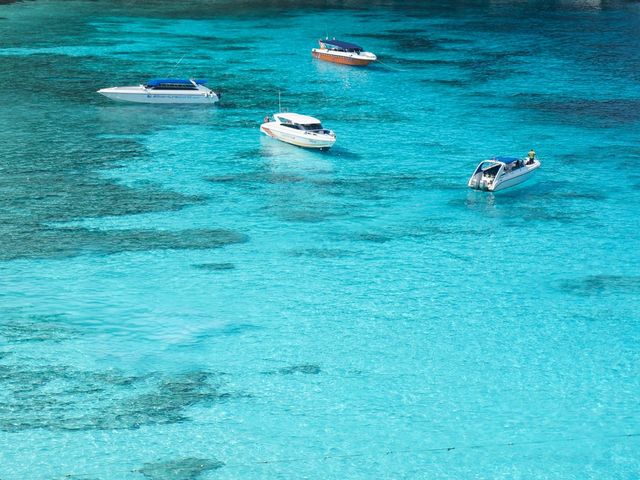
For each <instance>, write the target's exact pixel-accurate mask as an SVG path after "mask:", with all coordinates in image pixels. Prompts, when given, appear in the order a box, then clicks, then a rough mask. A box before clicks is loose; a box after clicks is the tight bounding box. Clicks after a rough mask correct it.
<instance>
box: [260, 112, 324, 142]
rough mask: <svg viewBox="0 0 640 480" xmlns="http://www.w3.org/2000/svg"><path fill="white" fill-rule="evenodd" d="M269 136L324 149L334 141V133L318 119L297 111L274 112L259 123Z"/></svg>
mask: <svg viewBox="0 0 640 480" xmlns="http://www.w3.org/2000/svg"><path fill="white" fill-rule="evenodd" d="M260 130H261V131H262V132H264V133H265V134H267V135H269V136H270V137H273V138H277V139H278V140H281V141H283V142H287V143H291V144H292V145H297V146H298V147H305V148H317V149H320V150H326V149H328V148H331V146H332V145H333V144H334V143H336V134H335V133H333V131H331V130H327V129H326V128H324V127H323V126H322V124H321V123H320V120H318V119H317V118H313V117H309V116H307V115H299V114H297V113H275V114H274V115H273V120H271V119H270V118H269V117H266V118H265V121H264V123H263V124H262V125H260Z"/></svg>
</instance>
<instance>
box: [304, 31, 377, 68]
mask: <svg viewBox="0 0 640 480" xmlns="http://www.w3.org/2000/svg"><path fill="white" fill-rule="evenodd" d="M318 42H319V43H320V48H314V49H312V50H311V55H313V57H314V58H317V59H319V60H324V61H326V62H333V63H341V64H343V65H358V66H364V65H369V64H370V63H371V62H375V61H376V60H377V58H378V57H376V56H375V55H374V54H373V53H371V52H365V51H364V49H363V48H362V47H361V46H360V45H356V44H355V43H349V42H342V41H340V40H336V39H335V38H334V39H333V40H329V39H328V38H327V39H325V40H318Z"/></svg>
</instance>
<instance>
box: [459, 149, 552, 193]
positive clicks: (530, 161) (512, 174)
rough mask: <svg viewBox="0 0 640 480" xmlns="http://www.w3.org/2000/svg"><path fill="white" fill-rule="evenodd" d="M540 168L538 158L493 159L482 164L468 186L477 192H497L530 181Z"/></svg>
mask: <svg viewBox="0 0 640 480" xmlns="http://www.w3.org/2000/svg"><path fill="white" fill-rule="evenodd" d="M539 167H540V161H539V160H538V159H536V158H526V159H520V158H515V157H493V158H491V159H489V160H483V161H482V162H480V164H479V165H478V166H477V168H476V169H475V171H474V172H473V175H471V178H470V179H469V183H468V185H469V187H470V188H473V189H476V190H486V191H489V192H497V191H498V190H504V189H505V188H509V187H513V186H515V185H518V184H520V183H522V182H524V181H526V180H529V179H530V178H531V177H532V176H533V172H534V171H535V170H536V169H537V168H539Z"/></svg>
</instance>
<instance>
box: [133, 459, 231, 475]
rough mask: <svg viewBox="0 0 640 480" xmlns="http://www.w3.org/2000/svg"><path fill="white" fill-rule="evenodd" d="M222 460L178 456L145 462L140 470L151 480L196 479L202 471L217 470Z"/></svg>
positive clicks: (221, 464)
mask: <svg viewBox="0 0 640 480" xmlns="http://www.w3.org/2000/svg"><path fill="white" fill-rule="evenodd" d="M223 466H224V462H221V461H219V460H215V459H208V458H195V457H187V458H179V459H175V460H169V461H166V462H152V463H145V464H144V465H143V466H142V468H141V469H140V470H138V471H139V472H140V473H141V474H142V475H144V476H145V477H146V478H149V479H151V480H196V479H197V478H198V477H200V475H202V474H203V473H204V472H208V471H211V470H217V469H219V468H222V467H223Z"/></svg>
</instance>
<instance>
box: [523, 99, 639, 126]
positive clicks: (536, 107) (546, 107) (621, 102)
mask: <svg viewBox="0 0 640 480" xmlns="http://www.w3.org/2000/svg"><path fill="white" fill-rule="evenodd" d="M515 99H516V100H517V105H518V107H519V108H525V109H528V110H532V111H535V112H538V113H542V114H545V115H547V116H549V117H550V118H551V119H554V120H556V121H561V122H565V123H570V124H573V125H580V126H586V127H615V126H620V125H627V124H633V123H636V122H639V121H640V100H638V99H627V98H613V99H606V100H600V99H588V98H563V99H558V98H557V97H556V96H553V97H552V96H546V95H535V96H532V95H528V94H527V95H524V94H523V95H518V96H515Z"/></svg>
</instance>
